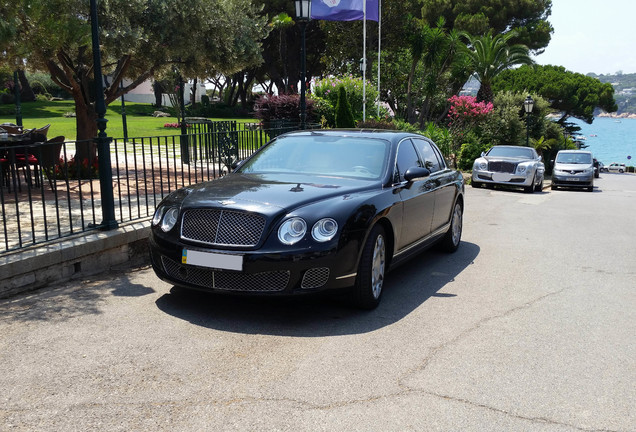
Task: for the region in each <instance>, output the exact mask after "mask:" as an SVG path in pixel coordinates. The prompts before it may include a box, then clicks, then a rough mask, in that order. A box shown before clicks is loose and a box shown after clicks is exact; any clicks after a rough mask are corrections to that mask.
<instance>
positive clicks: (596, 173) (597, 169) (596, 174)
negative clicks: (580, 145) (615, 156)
mask: <svg viewBox="0 0 636 432" xmlns="http://www.w3.org/2000/svg"><path fill="white" fill-rule="evenodd" d="M593 165H594V178H599V177H600V176H601V165H603V163H602V162H599V161H598V160H596V158H594V159H593Z"/></svg>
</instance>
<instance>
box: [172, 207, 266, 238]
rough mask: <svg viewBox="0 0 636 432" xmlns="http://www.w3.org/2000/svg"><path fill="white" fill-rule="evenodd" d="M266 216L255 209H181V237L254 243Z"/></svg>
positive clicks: (260, 232) (259, 236) (263, 225)
mask: <svg viewBox="0 0 636 432" xmlns="http://www.w3.org/2000/svg"><path fill="white" fill-rule="evenodd" d="M264 228H265V218H264V217H263V216H261V215H258V214H254V213H245V212H238V211H230V210H220V209H194V210H186V211H185V212H184V213H183V223H182V225H181V238H182V239H183V240H189V241H194V242H197V243H203V244H207V245H211V246H238V247H253V246H256V245H257V244H258V242H259V240H260V238H261V235H262V234H263V229H264Z"/></svg>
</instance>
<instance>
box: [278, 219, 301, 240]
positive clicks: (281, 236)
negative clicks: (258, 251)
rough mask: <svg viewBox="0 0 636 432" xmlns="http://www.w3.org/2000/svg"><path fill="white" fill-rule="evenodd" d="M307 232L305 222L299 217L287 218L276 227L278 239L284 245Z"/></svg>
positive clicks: (298, 238)
mask: <svg viewBox="0 0 636 432" xmlns="http://www.w3.org/2000/svg"><path fill="white" fill-rule="evenodd" d="M306 232H307V223H306V222H305V221H304V220H303V219H301V218H299V217H294V218H291V219H287V220H286V221H285V222H284V223H283V224H282V225H281V226H280V228H279V229H278V240H280V242H281V243H284V244H286V245H293V244H294V243H297V242H298V241H300V239H302V238H303V237H304V236H305V233H306Z"/></svg>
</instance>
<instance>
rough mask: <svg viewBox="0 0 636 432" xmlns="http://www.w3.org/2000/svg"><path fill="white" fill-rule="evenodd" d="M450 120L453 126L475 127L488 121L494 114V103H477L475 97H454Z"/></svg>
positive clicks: (451, 101)
mask: <svg viewBox="0 0 636 432" xmlns="http://www.w3.org/2000/svg"><path fill="white" fill-rule="evenodd" d="M448 101H449V102H450V104H451V107H450V110H449V111H448V118H449V119H450V122H451V124H453V123H460V124H462V125H474V124H476V123H479V122H481V121H483V120H485V119H486V117H487V116H488V114H490V113H491V112H492V109H493V106H492V102H488V103H486V102H477V101H476V98H475V97H474V96H453V97H451V98H449V99H448Z"/></svg>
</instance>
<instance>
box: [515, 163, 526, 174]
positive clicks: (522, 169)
mask: <svg viewBox="0 0 636 432" xmlns="http://www.w3.org/2000/svg"><path fill="white" fill-rule="evenodd" d="M527 169H528V165H521V164H520V165H518V166H517V172H518V173H519V174H523V173H525V172H526V171H527Z"/></svg>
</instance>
